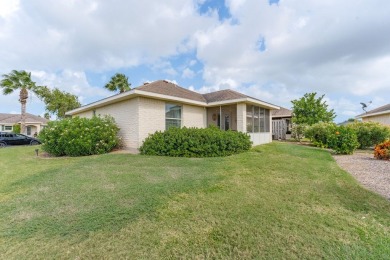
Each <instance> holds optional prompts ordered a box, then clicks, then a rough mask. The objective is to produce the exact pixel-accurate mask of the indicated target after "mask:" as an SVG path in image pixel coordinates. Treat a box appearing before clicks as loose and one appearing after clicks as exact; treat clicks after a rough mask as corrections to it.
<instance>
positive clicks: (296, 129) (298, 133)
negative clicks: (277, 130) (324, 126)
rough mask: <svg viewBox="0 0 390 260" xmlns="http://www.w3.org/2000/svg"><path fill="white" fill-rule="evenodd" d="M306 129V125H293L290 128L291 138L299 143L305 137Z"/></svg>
mask: <svg viewBox="0 0 390 260" xmlns="http://www.w3.org/2000/svg"><path fill="white" fill-rule="evenodd" d="M307 128H308V125H306V124H293V125H292V127H291V137H292V138H294V139H295V140H297V141H299V142H300V141H301V139H302V138H303V137H305V132H306V129H307Z"/></svg>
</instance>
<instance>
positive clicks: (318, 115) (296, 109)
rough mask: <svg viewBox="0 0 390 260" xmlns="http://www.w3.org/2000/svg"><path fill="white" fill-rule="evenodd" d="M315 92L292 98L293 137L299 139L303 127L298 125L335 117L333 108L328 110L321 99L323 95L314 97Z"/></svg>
mask: <svg viewBox="0 0 390 260" xmlns="http://www.w3.org/2000/svg"><path fill="white" fill-rule="evenodd" d="M316 95H317V93H316V92H313V93H306V94H305V95H304V96H303V97H301V98H300V99H295V100H292V101H291V103H292V104H293V113H292V115H293V116H292V122H293V125H294V126H295V127H294V128H295V130H296V131H295V138H296V139H297V140H298V141H300V140H301V138H302V136H303V134H304V129H305V127H299V125H305V126H306V125H308V126H311V125H313V124H316V123H319V122H332V121H333V119H334V118H335V117H336V114H335V112H334V111H333V109H331V110H329V111H328V105H327V104H326V102H325V101H323V99H324V96H325V95H322V96H321V97H319V98H316Z"/></svg>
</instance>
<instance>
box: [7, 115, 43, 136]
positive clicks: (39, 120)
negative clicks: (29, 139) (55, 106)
mask: <svg viewBox="0 0 390 260" xmlns="http://www.w3.org/2000/svg"><path fill="white" fill-rule="evenodd" d="M20 121H21V115H20V114H4V113H0V131H2V132H12V131H13V126H14V125H15V124H20ZM48 121H49V120H47V119H46V118H43V117H39V116H35V115H32V114H29V113H26V134H27V135H28V136H33V135H34V134H35V133H37V134H39V132H40V131H41V130H42V129H43V128H44V127H46V126H47V122H48Z"/></svg>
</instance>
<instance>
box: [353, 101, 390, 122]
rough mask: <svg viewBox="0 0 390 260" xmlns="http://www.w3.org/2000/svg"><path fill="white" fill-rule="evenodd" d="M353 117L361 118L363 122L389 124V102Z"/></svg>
mask: <svg viewBox="0 0 390 260" xmlns="http://www.w3.org/2000/svg"><path fill="white" fill-rule="evenodd" d="M355 118H356V119H362V120H363V122H365V121H372V122H378V123H381V124H383V125H387V126H390V104H387V105H384V106H381V107H378V108H376V109H373V110H370V111H367V112H366V113H364V114H361V115H358V116H356V117H355Z"/></svg>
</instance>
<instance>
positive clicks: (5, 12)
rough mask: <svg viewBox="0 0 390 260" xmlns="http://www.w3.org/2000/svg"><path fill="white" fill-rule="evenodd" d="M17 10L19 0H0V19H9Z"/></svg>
mask: <svg viewBox="0 0 390 260" xmlns="http://www.w3.org/2000/svg"><path fill="white" fill-rule="evenodd" d="M18 9H19V0H0V19H2V18H3V19H6V18H8V17H10V16H11V15H12V14H13V13H15V12H16V11H17V10H18Z"/></svg>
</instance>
